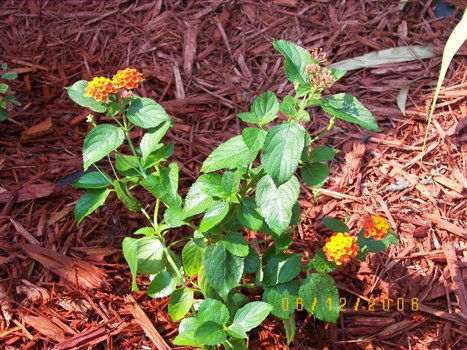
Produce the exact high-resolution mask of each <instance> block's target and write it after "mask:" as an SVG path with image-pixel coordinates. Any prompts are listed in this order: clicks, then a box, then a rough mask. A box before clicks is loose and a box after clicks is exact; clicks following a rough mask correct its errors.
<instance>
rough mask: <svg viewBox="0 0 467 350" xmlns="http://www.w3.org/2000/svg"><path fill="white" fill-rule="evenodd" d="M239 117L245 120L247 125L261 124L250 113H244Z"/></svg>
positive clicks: (238, 115)
mask: <svg viewBox="0 0 467 350" xmlns="http://www.w3.org/2000/svg"><path fill="white" fill-rule="evenodd" d="M237 117H239V118H240V119H241V120H243V121H244V122H245V123H250V124H258V123H259V118H258V117H257V116H256V115H255V114H253V113H250V112H243V113H239V114H237Z"/></svg>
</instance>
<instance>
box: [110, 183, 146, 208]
mask: <svg viewBox="0 0 467 350" xmlns="http://www.w3.org/2000/svg"><path fill="white" fill-rule="evenodd" d="M113 184H114V188H115V193H116V194H117V197H118V199H120V201H121V202H122V203H123V205H125V207H127V208H128V209H129V210H130V211H132V212H134V213H139V212H140V211H141V203H140V202H139V201H138V199H136V197H135V196H133V195H132V194H131V193H130V190H128V187H127V186H126V184H125V183H123V182H122V181H119V180H115V181H114V182H113Z"/></svg>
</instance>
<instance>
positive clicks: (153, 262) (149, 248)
mask: <svg viewBox="0 0 467 350" xmlns="http://www.w3.org/2000/svg"><path fill="white" fill-rule="evenodd" d="M136 241H137V243H138V244H137V258H138V270H137V272H138V273H145V274H150V275H155V274H157V273H159V272H161V271H162V270H164V269H165V267H166V265H167V258H166V256H165V250H164V246H163V245H162V243H161V241H160V240H159V239H158V238H157V237H155V236H148V237H142V238H139V239H137V240H136Z"/></svg>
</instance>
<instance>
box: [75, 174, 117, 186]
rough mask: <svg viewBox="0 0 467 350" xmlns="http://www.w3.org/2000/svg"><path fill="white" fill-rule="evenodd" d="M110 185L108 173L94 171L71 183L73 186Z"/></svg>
mask: <svg viewBox="0 0 467 350" xmlns="http://www.w3.org/2000/svg"><path fill="white" fill-rule="evenodd" d="M110 185H112V179H111V178H110V176H109V175H107V174H105V173H101V172H99V171H94V172H91V173H87V174H84V175H83V176H81V177H80V178H79V179H78V181H76V182H75V183H74V184H73V187H74V188H106V187H109V186H110Z"/></svg>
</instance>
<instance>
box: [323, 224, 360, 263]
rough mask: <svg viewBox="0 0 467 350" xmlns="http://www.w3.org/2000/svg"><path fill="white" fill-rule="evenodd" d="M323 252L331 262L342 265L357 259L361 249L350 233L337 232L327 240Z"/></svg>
mask: <svg viewBox="0 0 467 350" xmlns="http://www.w3.org/2000/svg"><path fill="white" fill-rule="evenodd" d="M323 250H324V254H326V257H327V259H328V260H329V261H334V262H335V263H336V264H337V265H342V264H346V263H348V262H349V261H350V260H351V258H353V257H356V256H357V253H358V251H359V250H360V247H359V246H358V245H357V239H356V238H355V237H352V236H351V235H350V234H349V233H347V232H344V233H342V232H335V233H334V234H333V235H332V236H331V237H328V238H327V239H326V244H325V245H324V248H323Z"/></svg>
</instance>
